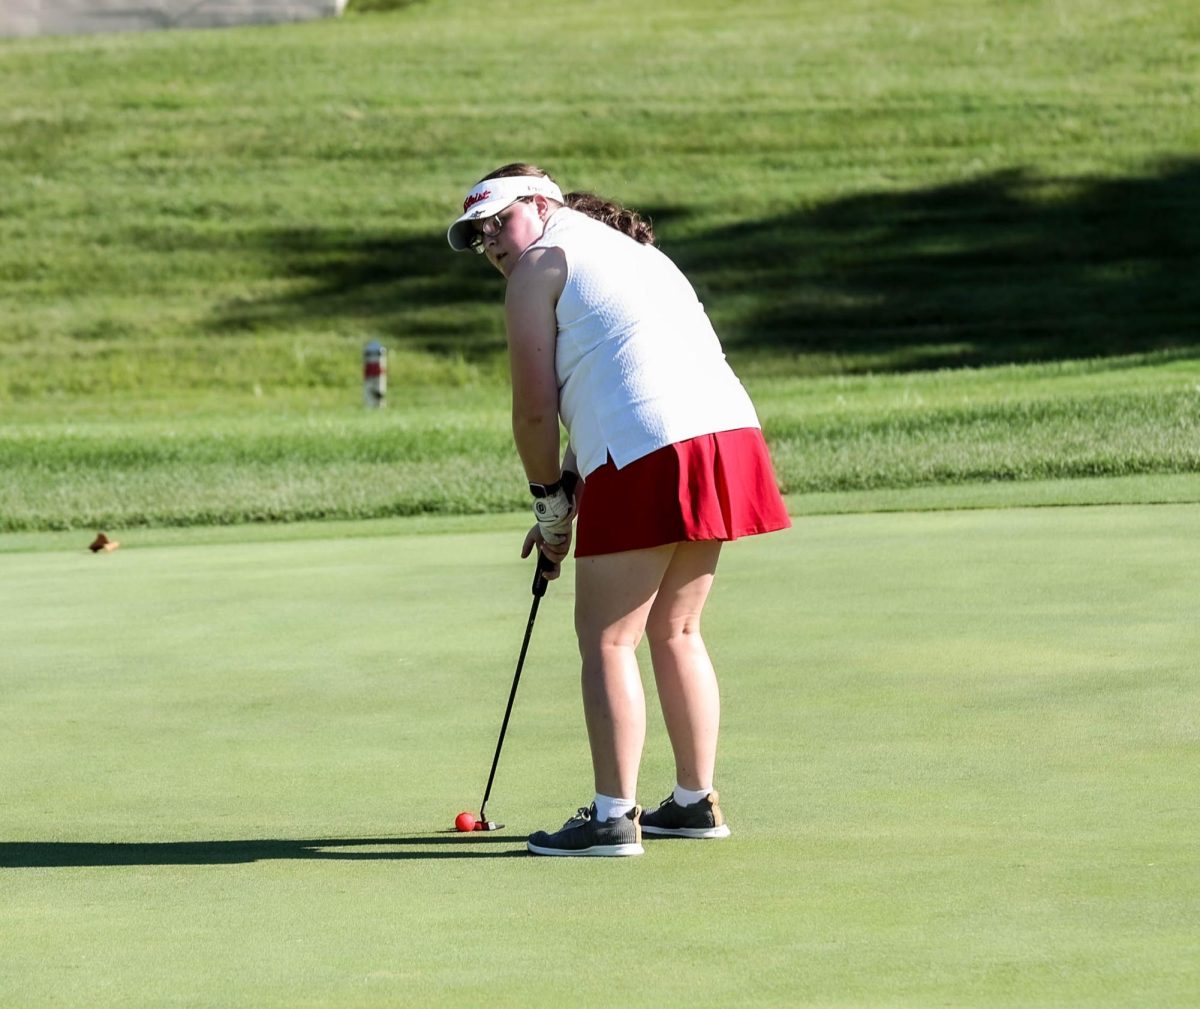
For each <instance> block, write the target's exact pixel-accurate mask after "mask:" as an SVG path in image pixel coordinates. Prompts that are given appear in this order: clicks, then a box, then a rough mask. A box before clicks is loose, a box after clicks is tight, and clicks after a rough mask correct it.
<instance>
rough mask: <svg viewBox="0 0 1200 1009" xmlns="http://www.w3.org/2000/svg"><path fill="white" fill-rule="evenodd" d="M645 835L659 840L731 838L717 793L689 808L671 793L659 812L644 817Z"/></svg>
mask: <svg viewBox="0 0 1200 1009" xmlns="http://www.w3.org/2000/svg"><path fill="white" fill-rule="evenodd" d="M642 831H643V832H644V833H646V834H652V835H655V836H657V837H728V836H729V824H727V823H726V822H725V814H724V813H722V812H721V807H720V806H718V805H717V793H716V792H709V793H708V795H706V796H705V797H704V798H703V799H701V800H700V801H699V802H693V803H692V804H691V805H690V806H681V805H679V803H677V802H676V801H675V795H674V793H672V794H671V795H668V796H667V797H666V798H665V799H663V801H662V802H661V803H659V806H658V809H650V810H647V811H646V812H644V813H643V814H642Z"/></svg>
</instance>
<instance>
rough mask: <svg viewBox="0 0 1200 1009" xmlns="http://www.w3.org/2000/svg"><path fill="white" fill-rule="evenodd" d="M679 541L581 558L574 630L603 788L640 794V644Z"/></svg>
mask: <svg viewBox="0 0 1200 1009" xmlns="http://www.w3.org/2000/svg"><path fill="white" fill-rule="evenodd" d="M675 549H676V547H675V545H668V546H663V547H654V548H652V549H649V550H629V551H626V552H624V553H618V554H603V555H601V556H598V557H581V558H577V560H576V563H575V584H576V593H575V630H576V633H577V634H578V636H579V654H580V657H581V658H582V660H583V673H582V680H583V711H584V716H585V718H586V720H587V729H588V741H589V742H590V744H591V749H592V769H593V772H594V774H595V783H596V791H597V792H599V793H601V794H603V795H612V796H619V797H622V798H627V799H632V798H636V796H637V779H638V765H639V764H640V763H641V759H642V746H643V744H644V743H645V740H646V699H645V695H644V693H643V692H642V680H641V676H640V674H639V672H638V665H637V657H636V655H635V649H636V648H637V646H638V643H639V642H640V641H641V639H642V635H643V633H644V632H645V629H646V620H647V617H648V616H649V614H650V610H651V607H652V606H653V605H654V600H655V597H656V595H657V593H658V586H659V583H660V582H661V581H662V578H663V575H664V573H665V572H666V570H667V567H668V565H669V564H670V562H671V558H672V556H673V555H674V552H675Z"/></svg>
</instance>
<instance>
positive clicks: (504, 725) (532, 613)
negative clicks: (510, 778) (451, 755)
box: [475, 550, 554, 830]
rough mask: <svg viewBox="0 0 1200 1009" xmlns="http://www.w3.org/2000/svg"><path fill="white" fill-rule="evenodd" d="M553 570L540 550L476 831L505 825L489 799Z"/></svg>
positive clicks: (496, 828)
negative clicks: (492, 813)
mask: <svg viewBox="0 0 1200 1009" xmlns="http://www.w3.org/2000/svg"><path fill="white" fill-rule="evenodd" d="M553 570H554V565H553V564H551V563H550V562H549V561H548V560H546V558H545V556H544V555H543V554H542V552H541V551H540V550H539V551H537V567H536V568H535V569H534V572H533V606H532V607H530V610H529V623H528V624H527V625H526V627H525V640H524V641H522V642H521V655H520V657H519V658H518V659H517V671H516V673H515V674H514V675H513V682H512V690H510V691H509V692H508V707H506V708H505V709H504V721H503V722H501V723H500V738H499V739H497V740H496V755H495V756H494V757H492V771H491V773H490V774H489V775H488V780H487V788H485V789H484V790H483V802H481V803H480V804H479V819H478V820H476V821H475V829H476V830H500V829H502V828H503V827H504V824H502V823H496V822H495V821H494V820H489V819H488V818H487V804H488V798H489V797H490V796H491V794H492V782H493V781H494V780H495V778H496V766H497V765H498V764H499V763H500V750H501V748H502V747H503V746H504V733H505V732H506V731H508V718H509V716H510V715H511V714H512V709H513V701H515V700H516V699H517V684H519V683H520V682H521V669H522V667H523V666H524V665H525V653H526V652H527V651H529V638H530V636H531V635H532V634H533V622H534V620H535V619H537V611H538V603H540V602H541V601H542V596H544V595H545V594H546V587H547V586H548V585H549V582H547V581H546V579H545V577H544V575H545V573H546V572H547V571H553Z"/></svg>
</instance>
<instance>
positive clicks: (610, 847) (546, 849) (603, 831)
mask: <svg viewBox="0 0 1200 1009" xmlns="http://www.w3.org/2000/svg"><path fill="white" fill-rule="evenodd" d="M641 812H642V811H641V809H639V808H638V807H637V806H634V807H633V809H631V810H630V811H629V812H628V813H626V814H625V815H624V816H614V817H613V818H612V819H611V820H597V819H596V805H595V803H593V804H592V805H591V806H580V807H579V809H578V811H577V812H576V813H575V815H574V816H573V817H571V819H569V820H568V821H567V822H566V823H565V824H563V828H562V830H558V831H555V832H554V833H553V834H547V833H546V831H544V830H539V831H538V832H537V833H536V834H530V835H529V840H528V841H527V842H526V847H528V848H529V850H530V851H531V852H532V853H533V854H535V855H593V856H595V855H600V856H604V855H640V854H642V852H643V851H644V849H643V848H642V828H641V827H640V826H639V825H638V816H639V815H640V814H641Z"/></svg>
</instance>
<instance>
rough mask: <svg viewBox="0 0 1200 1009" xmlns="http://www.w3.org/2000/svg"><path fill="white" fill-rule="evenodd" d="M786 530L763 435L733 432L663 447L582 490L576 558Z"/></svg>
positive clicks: (611, 468) (608, 470) (605, 472)
mask: <svg viewBox="0 0 1200 1009" xmlns="http://www.w3.org/2000/svg"><path fill="white" fill-rule="evenodd" d="M790 525H791V521H790V520H789V519H788V514H787V508H786V506H785V505H784V503H783V498H782V497H781V496H780V494H779V485H778V484H777V483H776V482H775V471H774V469H773V468H772V466H771V456H770V453H769V452H768V451H767V443H766V442H765V441H764V440H763V436H762V431H760V430H759V429H758V428H753V427H747V428H739V429H738V430H736V431H720V432H718V433H716V434H706V435H701V436H700V437H699V438H690V439H688V440H687V441H681V442H678V443H676V444H674V445H668V446H666V448H661V449H659V450H658V451H656V452H651V453H650V454H649V455H647V456H643V457H642V458H641V459H637V460H635V461H634V462H631V463H630V464H629V465H628V466H626V467H625V468H624V469H617V467H616V464H615V463H614V462H613V461H612V459H611V458H609V459H608V461H607V462H605V463H604V465H603V466H601V467H600V468H599V469H596V470H594V471H593V472H592V473H591V474H589V476H588V477H587V480H586V482H585V485H584V492H583V496H582V499H581V500H580V504H579V517H578V519H577V520H576V527H575V556H576V557H589V556H593V555H595V554H613V553H619V552H621V551H623V550H642V549H645V548H647V547H657V546H662V545H664V544H666V543H681V542H685V541H688V540H734V539H737V538H738V537H739V536H754V535H756V534H758V533H768V532H774V531H775V530H777V529H786V528H788V527H789V526H790Z"/></svg>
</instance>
